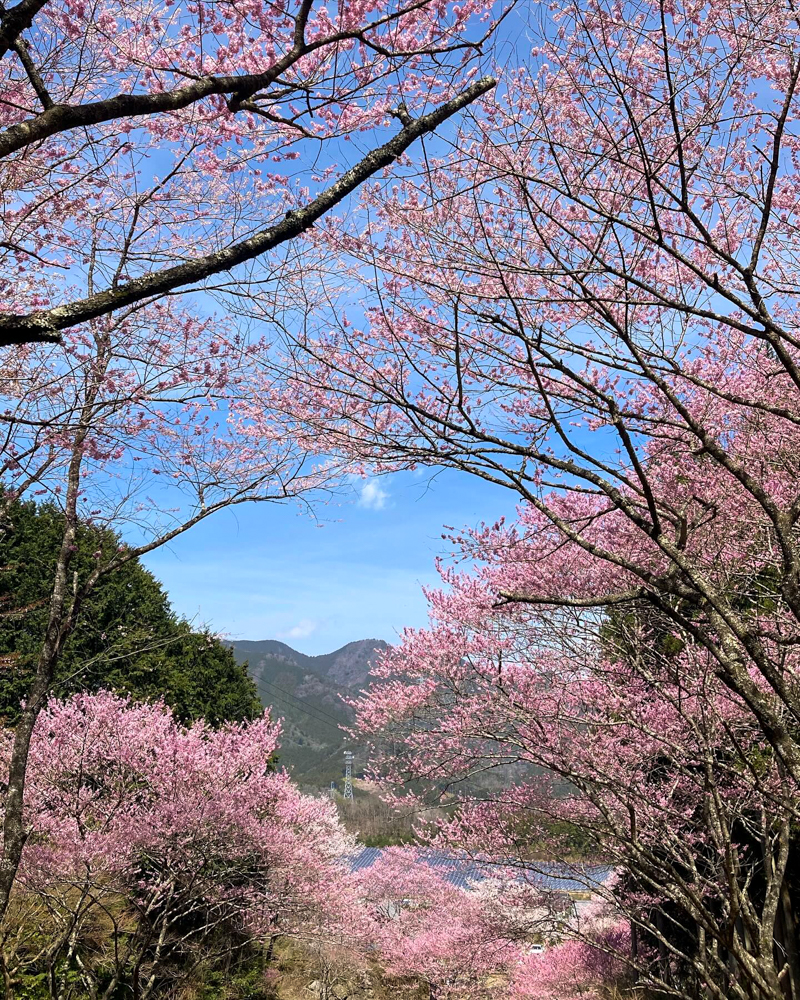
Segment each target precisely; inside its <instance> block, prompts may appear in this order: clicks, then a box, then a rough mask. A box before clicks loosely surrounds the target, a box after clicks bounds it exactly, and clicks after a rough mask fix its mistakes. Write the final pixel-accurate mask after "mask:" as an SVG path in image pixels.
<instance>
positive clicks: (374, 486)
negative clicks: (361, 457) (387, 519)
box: [358, 479, 389, 510]
mask: <svg viewBox="0 0 800 1000" xmlns="http://www.w3.org/2000/svg"><path fill="white" fill-rule="evenodd" d="M388 499H389V494H388V492H387V491H386V490H384V489H383V488H382V487H381V486H379V485H378V480H377V479H368V480H367V481H366V482H365V483H364V485H363V486H362V487H361V491H360V496H359V498H358V506H359V507H366V508H367V510H383V508H384V507H385V506H386V501H387V500H388Z"/></svg>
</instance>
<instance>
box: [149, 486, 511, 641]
mask: <svg viewBox="0 0 800 1000" xmlns="http://www.w3.org/2000/svg"><path fill="white" fill-rule="evenodd" d="M513 503H514V497H513V495H512V494H511V493H510V492H509V491H507V490H503V489H501V488H499V487H494V486H491V485H490V484H487V483H482V482H481V481H479V480H476V479H473V478H472V477H469V476H466V475H463V474H459V473H455V472H441V473H438V474H437V475H436V476H434V477H433V478H431V473H430V471H427V472H425V473H424V475H419V474H411V473H403V474H400V473H398V474H395V475H392V476H388V477H384V478H381V479H368V480H365V481H357V482H356V483H354V485H353V495H352V497H343V498H341V499H340V500H339V501H338V502H337V503H336V504H329V505H326V506H324V507H320V508H319V509H318V511H317V514H318V517H319V524H321V526H320V527H318V526H317V522H315V521H314V520H313V519H312V518H310V517H309V516H308V515H303V514H298V513H297V510H296V508H293V507H290V506H277V505H271V504H253V505H249V506H246V507H244V506H243V507H239V508H238V509H236V510H228V511H223V512H221V513H220V514H218V515H216V516H215V517H212V518H210V519H209V521H207V522H206V523H205V524H201V525H198V526H197V527H196V528H194V529H192V530H191V531H189V532H187V534H186V535H184V536H183V537H181V538H179V539H177V540H176V541H175V542H173V543H172V545H170V546H169V547H167V548H164V549H161V550H158V551H156V552H153V553H152V554H151V555H149V556H148V557H147V558H146V559H145V560H144V561H145V563H146V565H147V566H148V568H149V569H151V570H152V571H153V572H154V573H155V575H156V576H157V577H158V578H159V580H161V582H162V583H163V584H164V586H165V588H166V590H167V592H168V593H169V596H170V598H171V600H172V603H173V607H174V608H175V610H176V611H177V612H179V613H180V614H182V615H185V616H186V617H187V618H189V619H191V620H193V621H194V622H196V623H197V624H198V625H199V624H206V625H208V626H210V627H211V628H212V629H213V630H214V631H217V632H222V633H225V634H227V635H229V636H230V637H231V638H239V639H281V640H282V641H284V642H286V643H288V644H289V645H290V646H293V647H294V648H295V649H298V650H300V651H301V652H303V653H307V654H310V655H313V654H317V653H325V652H329V651H331V650H333V649H336V648H338V647H339V646H342V645H344V643H346V642H350V641H352V640H354V639H365V638H375V639H385V640H387V641H388V642H392V641H394V640H395V639H396V637H397V635H398V633H399V632H400V630H401V629H402V628H403V627H404V626H405V625H414V626H417V625H423V624H424V623H425V621H426V607H425V599H424V596H423V594H422V592H421V587H422V585H423V584H433V583H435V582H436V581H437V575H436V570H435V567H434V560H435V558H436V556H437V555H442V554H446V553H447V551H448V545H447V543H446V542H445V541H444V540H443V539H442V537H441V536H442V526H443V525H444V524H449V525H454V526H457V527H461V526H462V525H465V524H469V525H474V524H477V523H478V522H480V521H482V520H491V521H494V520H495V519H496V518H497V517H498V516H500V515H501V514H510V513H512V511H513Z"/></svg>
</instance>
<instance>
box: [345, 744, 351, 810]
mask: <svg viewBox="0 0 800 1000" xmlns="http://www.w3.org/2000/svg"><path fill="white" fill-rule="evenodd" d="M344 798H345V801H346V802H347V801H350V802H352V801H353V753H352V751H351V750H345V752H344Z"/></svg>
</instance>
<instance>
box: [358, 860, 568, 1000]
mask: <svg viewBox="0 0 800 1000" xmlns="http://www.w3.org/2000/svg"><path fill="white" fill-rule="evenodd" d="M356 892H357V893H358V895H359V898H360V904H361V911H362V912H361V921H360V925H359V935H360V938H361V941H362V944H363V945H365V946H366V947H367V948H369V949H371V950H374V951H377V954H378V957H379V960H380V961H381V964H382V965H383V967H384V969H385V970H386V972H388V973H389V974H390V975H392V976H395V977H398V978H406V979H409V980H411V981H412V982H413V983H416V982H419V980H422V981H423V982H425V983H427V984H428V986H429V988H430V991H431V996H435V997H483V996H493V995H497V994H503V992H504V990H505V987H506V985H507V983H508V981H509V970H512V971H513V970H516V967H517V965H518V964H519V961H520V958H521V955H522V954H523V952H524V948H525V944H526V942H529V941H530V940H532V939H533V937H534V936H535V935H541V934H542V933H545V932H547V931H548V930H549V929H550V928H551V926H552V921H553V906H552V901H550V900H548V899H547V898H546V894H544V893H542V892H541V891H538V890H532V889H531V888H530V887H527V886H525V885H524V883H520V884H516V883H515V882H514V880H513V876H512V878H511V880H510V881H509V880H508V878H507V873H503V872H500V871H493V872H491V873H489V876H488V877H485V878H483V879H482V880H481V885H480V886H479V887H474V886H473V887H469V888H465V887H461V886H458V885H455V884H453V883H452V882H451V881H449V880H448V878H447V873H446V872H445V871H442V870H441V869H438V868H436V867H433V866H432V865H431V864H430V862H429V860H426V858H425V857H424V855H420V854H419V852H418V850H417V849H415V848H401V847H390V848H387V849H386V850H385V851H383V853H382V855H381V857H380V858H378V860H377V861H376V862H375V863H374V864H373V865H371V866H370V867H369V868H367V869H365V870H364V871H363V872H360V873H359V878H358V883H357V886H356Z"/></svg>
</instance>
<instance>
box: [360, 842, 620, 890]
mask: <svg viewBox="0 0 800 1000" xmlns="http://www.w3.org/2000/svg"><path fill="white" fill-rule="evenodd" d="M382 854H383V850H382V848H380V847H364V848H362V849H361V850H360V851H359V852H358V853H357V854H354V855H351V857H350V859H349V860H350V870H351V871H353V872H357V871H363V870H364V869H366V868H371V867H372V865H374V864H375V862H376V861H377V860H378V858H379V857H380V856H381V855H382ZM417 856H418V858H419V860H420V861H424V862H425V863H426V864H428V865H430V866H431V868H436V869H438V870H439V871H441V872H442V874H443V875H444V877H445V878H446V879H447V881H448V882H450V883H452V884H453V885H456V886H458V887H459V888H461V889H469V888H472V887H473V886H474V885H476V884H477V883H479V882H482V881H483V880H484V879H486V878H488V877H489V873H490V872H491V870H492V868H494V867H496V866H495V865H492V864H490V863H489V862H481V861H475V860H473V859H472V858H468V857H466V856H459V855H458V854H455V853H448V852H447V851H441V850H435V849H434V848H421V849H420V851H419V853H418V855H417ZM512 867H514V868H516V869H519V868H520V866H519V863H518V862H517V863H515V864H514V865H513V866H512ZM611 872H612V869H611V868H610V867H609V866H607V865H582V864H574V865H567V864H560V863H557V862H550V861H536V862H531V863H529V864H528V865H526V866H525V868H524V870H521V871H520V876H519V877H520V879H523V878H524V879H525V881H526V882H528V883H530V884H531V885H536V886H539V887H541V888H542V889H545V890H550V891H553V892H593V891H594V890H595V889H597V888H599V887H600V886H601V885H602V884H603V883H604V882H605V881H606V880H607V879H608V878H609V876H610V875H611Z"/></svg>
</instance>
